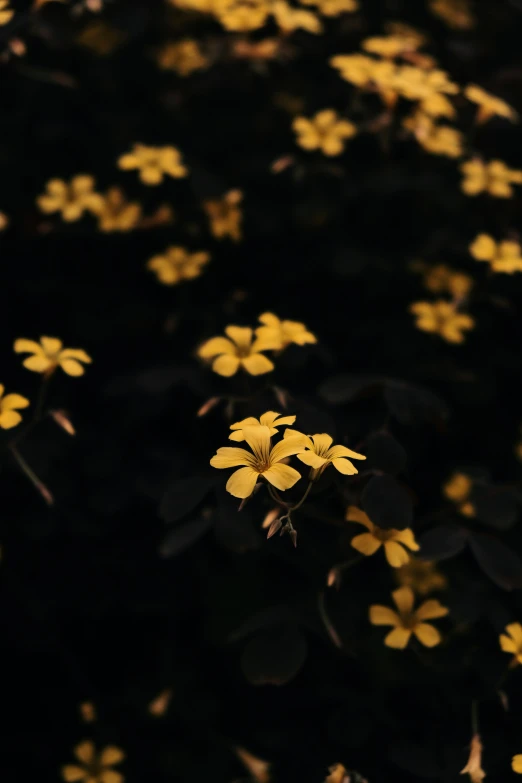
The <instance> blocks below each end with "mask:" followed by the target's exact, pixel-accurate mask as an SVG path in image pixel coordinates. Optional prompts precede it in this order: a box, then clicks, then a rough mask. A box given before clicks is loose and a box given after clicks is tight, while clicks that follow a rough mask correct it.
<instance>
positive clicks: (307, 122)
mask: <svg viewBox="0 0 522 783" xmlns="http://www.w3.org/2000/svg"><path fill="white" fill-rule="evenodd" d="M292 128H293V130H294V131H295V133H296V134H297V143H298V144H299V146H300V147H302V148H303V149H305V150H320V151H321V152H322V153H323V154H324V155H331V156H334V155H340V154H341V152H343V150H344V146H345V141H346V139H351V138H352V136H355V134H356V133H357V128H356V127H355V125H354V124H353V123H352V122H348V120H342V119H339V116H338V114H337V112H336V111H333V109H324V110H323V111H319V112H317V114H316V115H315V116H314V117H312V118H311V119H308V118H307V117H296V118H295V120H294V121H293V123H292Z"/></svg>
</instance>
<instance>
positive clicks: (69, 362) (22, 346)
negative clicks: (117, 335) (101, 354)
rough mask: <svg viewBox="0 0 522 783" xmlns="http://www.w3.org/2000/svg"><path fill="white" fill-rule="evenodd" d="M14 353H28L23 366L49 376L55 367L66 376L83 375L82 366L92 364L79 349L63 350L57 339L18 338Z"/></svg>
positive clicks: (87, 356)
mask: <svg viewBox="0 0 522 783" xmlns="http://www.w3.org/2000/svg"><path fill="white" fill-rule="evenodd" d="M13 348H14V351H15V353H30V354H31V356H28V357H27V359H24V361H23V366H24V367H25V368H26V369H27V370H32V372H41V373H43V374H44V375H51V373H53V372H54V371H55V370H56V368H57V367H61V368H62V370H63V371H64V373H66V374H67V375H74V376H78V375H83V374H84V372H85V369H84V368H83V366H82V364H81V363H82V362H83V363H84V364H90V363H91V362H92V359H91V357H90V356H89V355H88V354H87V353H85V351H84V350H82V349H81V348H64V347H63V343H62V341H61V340H58V338H57V337H40V342H39V343H37V342H35V341H34V340H26V339H24V338H23V337H20V338H19V339H18V340H15V342H14V346H13Z"/></svg>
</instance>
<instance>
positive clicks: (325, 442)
mask: <svg viewBox="0 0 522 783" xmlns="http://www.w3.org/2000/svg"><path fill="white" fill-rule="evenodd" d="M284 437H285V438H292V439H294V438H297V440H298V443H300V444H301V449H300V450H299V453H298V452H295V453H296V454H297V459H299V460H301V462H304V464H305V465H309V466H310V467H311V468H312V471H311V475H310V479H311V480H314V479H315V478H317V477H318V476H319V475H320V474H321V473H322V472H323V470H325V468H327V467H328V465H333V466H334V468H335V469H336V470H338V471H339V473H343V474H344V475H345V476H353V475H355V474H356V473H358V472H359V471H358V470H357V468H356V467H355V465H353V464H352V463H351V462H350V460H349V459H346V458H347V457H350V458H351V459H366V457H365V456H364V455H363V454H359V453H358V452H357V451H352V450H351V449H348V448H347V447H346V446H332V443H333V438H332V436H331V435H328V434H327V433H326V432H323V433H320V434H316V435H310V436H308V435H304V434H303V433H302V432H298V431H297V430H291V429H286V430H285V433H284Z"/></svg>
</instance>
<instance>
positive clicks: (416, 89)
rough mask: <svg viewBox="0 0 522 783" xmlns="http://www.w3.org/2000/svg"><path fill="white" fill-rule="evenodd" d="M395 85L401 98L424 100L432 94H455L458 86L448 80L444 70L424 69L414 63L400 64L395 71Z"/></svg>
mask: <svg viewBox="0 0 522 783" xmlns="http://www.w3.org/2000/svg"><path fill="white" fill-rule="evenodd" d="M395 87H396V89H397V91H398V92H399V93H400V95H402V96H403V98H407V99H408V100H410V101H425V100H428V99H429V98H431V97H432V96H433V95H438V94H441V93H445V94H446V95H456V94H457V93H458V91H459V87H458V85H457V84H455V83H454V82H452V81H450V80H449V78H448V74H447V73H446V72H445V71H440V70H438V69H430V70H427V71H426V70H424V69H422V68H418V67H416V66H414V65H402V66H400V67H399V68H398V69H397V71H396V76H395Z"/></svg>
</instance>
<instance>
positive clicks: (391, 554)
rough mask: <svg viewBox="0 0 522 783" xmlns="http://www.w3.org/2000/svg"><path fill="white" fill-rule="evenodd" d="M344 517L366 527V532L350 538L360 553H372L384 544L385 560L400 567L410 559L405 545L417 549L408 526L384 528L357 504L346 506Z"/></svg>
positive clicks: (417, 546)
mask: <svg viewBox="0 0 522 783" xmlns="http://www.w3.org/2000/svg"><path fill="white" fill-rule="evenodd" d="M345 519H346V520H347V521H348V522H357V523H358V524H359V525H364V527H366V528H368V533H361V534H360V535H358V536H355V537H354V538H352V541H351V544H352V546H353V548H354V549H356V550H357V551H358V552H360V553H361V554H362V555H374V554H375V553H376V552H377V550H378V549H380V548H381V546H384V554H385V555H386V560H387V561H388V563H389V564H390V565H391V566H392V568H400V567H401V566H403V565H404V564H405V563H407V562H408V560H409V559H410V554H409V552H408V551H407V549H406V548H405V547H407V548H408V549H411V550H413V551H414V552H417V551H418V549H419V545H418V544H417V542H416V541H415V536H414V535H413V531H412V530H411V529H410V528H409V527H407V528H406V529H405V530H394V529H393V528H391V529H390V530H384V529H383V528H380V527H377V525H374V524H373V522H372V521H371V519H370V518H369V516H368V515H367V514H365V513H364V511H362V509H360V508H357V506H348V509H347V511H346V516H345Z"/></svg>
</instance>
